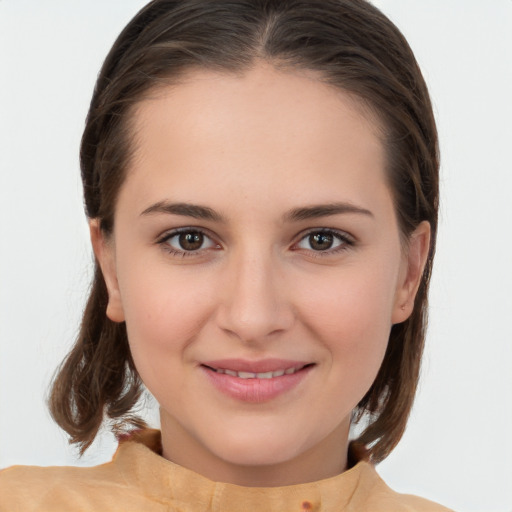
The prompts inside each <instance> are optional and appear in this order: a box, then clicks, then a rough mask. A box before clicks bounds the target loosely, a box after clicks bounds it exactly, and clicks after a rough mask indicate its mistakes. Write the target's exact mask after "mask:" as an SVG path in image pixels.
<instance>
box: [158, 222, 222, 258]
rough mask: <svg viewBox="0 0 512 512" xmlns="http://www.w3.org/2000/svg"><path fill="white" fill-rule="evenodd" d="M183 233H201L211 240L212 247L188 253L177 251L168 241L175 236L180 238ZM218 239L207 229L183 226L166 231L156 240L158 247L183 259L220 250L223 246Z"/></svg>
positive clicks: (181, 250)
mask: <svg viewBox="0 0 512 512" xmlns="http://www.w3.org/2000/svg"><path fill="white" fill-rule="evenodd" d="M182 233H201V234H202V235H203V236H204V237H205V238H207V239H208V240H210V242H211V243H212V246H211V247H206V248H201V249H197V250H195V251H186V250H183V249H177V248H175V247H173V246H172V245H170V244H169V243H167V242H168V240H170V239H172V238H174V237H175V236H178V235H180V234H182ZM216 238H217V237H215V236H214V235H213V234H212V233H211V232H210V231H209V230H207V229H205V228H201V227H198V226H182V227H179V228H174V229H169V230H167V231H164V232H163V233H162V234H161V235H159V236H158V237H157V239H156V243H157V244H158V245H161V246H162V247H163V248H164V249H165V250H166V251H167V252H169V253H171V254H173V255H175V256H182V257H187V256H188V257H190V256H199V255H201V254H204V252H205V251H208V250H211V249H220V248H221V247H222V246H221V244H220V243H219V242H218V241H217V240H216Z"/></svg>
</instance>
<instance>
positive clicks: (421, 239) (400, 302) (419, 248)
mask: <svg viewBox="0 0 512 512" xmlns="http://www.w3.org/2000/svg"><path fill="white" fill-rule="evenodd" d="M429 249H430V224H429V223H428V222H427V221H426V220H425V221H423V222H421V223H420V224H419V226H418V227H417V228H416V229H415V230H414V232H413V233H412V234H411V236H410V237H409V243H408V247H407V249H406V252H405V254H404V257H403V261H402V268H401V270H400V277H399V281H398V286H397V290H396V294H395V303H394V306H393V315H392V323H393V324H399V323H401V322H404V321H405V320H407V319H408V318H409V317H410V316H411V313H412V311H413V309H414V299H415V297H416V293H417V291H418V288H419V286H420V283H421V278H422V277H423V270H424V268H425V263H426V261H427V257H428V252H429Z"/></svg>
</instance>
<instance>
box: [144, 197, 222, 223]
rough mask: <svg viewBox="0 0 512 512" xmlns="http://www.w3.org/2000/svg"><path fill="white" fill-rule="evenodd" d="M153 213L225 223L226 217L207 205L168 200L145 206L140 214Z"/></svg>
mask: <svg viewBox="0 0 512 512" xmlns="http://www.w3.org/2000/svg"><path fill="white" fill-rule="evenodd" d="M153 213H167V214H169V215H182V216H184V217H192V218H194V219H202V220H211V221H213V222H222V223H226V219H225V218H224V217H223V216H222V215H220V214H219V213H217V212H216V211H215V210H212V209H211V208H209V207H208V206H201V205H198V204H188V203H171V202H169V201H159V202H158V203H155V204H153V205H151V206H149V207H148V208H146V209H145V210H144V211H143V212H142V213H141V215H151V214H153Z"/></svg>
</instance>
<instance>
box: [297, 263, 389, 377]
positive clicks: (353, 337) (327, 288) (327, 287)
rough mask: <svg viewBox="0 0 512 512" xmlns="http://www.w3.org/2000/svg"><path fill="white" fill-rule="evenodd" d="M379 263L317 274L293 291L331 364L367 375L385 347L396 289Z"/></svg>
mask: <svg viewBox="0 0 512 512" xmlns="http://www.w3.org/2000/svg"><path fill="white" fill-rule="evenodd" d="M378 267H379V265H378V264H376V265H374V266H373V267H372V266H367V265H365V266H364V267H361V268H356V267H355V266H354V267H352V268H345V269H342V270H339V271H338V272H336V273H331V274H329V275H328V276H327V275H325V276H324V277H321V278H320V279H319V278H318V276H317V277H316V279H315V280H314V281H312V282H311V283H310V285H309V286H308V285H307V283H304V284H305V285H306V287H305V288H304V289H302V291H300V292H299V291H298V290H296V292H295V293H297V294H300V295H301V296H302V306H301V317H302V319H303V321H304V323H305V324H306V325H307V327H308V329H309V330H310V331H313V332H315V334H316V336H315V337H316V338H317V339H319V340H320V342H321V343H323V344H324V345H325V346H326V348H327V349H328V351H329V352H330V354H331V357H332V364H333V365H340V366H341V365H342V366H343V367H344V368H345V370H344V371H349V372H350V373H353V374H354V375H356V374H358V373H359V374H360V375H361V376H364V375H366V376H367V378H369V379H370V380H373V378H374V377H375V375H376V373H377V371H378V369H379V367H380V364H381V362H382V359H383V357H384V353H385V351H386V347H387V343H388V339H389V333H390V330H391V325H392V322H391V315H392V308H393V303H394V290H395V278H394V276H395V272H393V271H389V268H388V272H382V269H379V268H378ZM301 288H302V287H301ZM306 289H307V293H306ZM370 384H371V382H370Z"/></svg>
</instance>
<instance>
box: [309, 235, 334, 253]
mask: <svg viewBox="0 0 512 512" xmlns="http://www.w3.org/2000/svg"><path fill="white" fill-rule="evenodd" d="M309 243H310V245H311V247H312V248H313V249H315V250H316V251H325V250H326V249H330V248H331V246H332V243H333V236H332V235H330V234H329V233H316V234H314V235H310V236H309Z"/></svg>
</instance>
